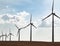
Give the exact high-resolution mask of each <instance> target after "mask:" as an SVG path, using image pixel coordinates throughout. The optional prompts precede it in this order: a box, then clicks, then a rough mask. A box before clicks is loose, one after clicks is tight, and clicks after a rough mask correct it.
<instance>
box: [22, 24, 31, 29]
mask: <svg viewBox="0 0 60 46" xmlns="http://www.w3.org/2000/svg"><path fill="white" fill-rule="evenodd" d="M29 25H30V24H28V25H27V26H25V27H23V28H26V27H28V26H29ZM23 28H22V29H23Z"/></svg>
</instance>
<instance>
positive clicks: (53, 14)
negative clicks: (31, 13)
mask: <svg viewBox="0 0 60 46" xmlns="http://www.w3.org/2000/svg"><path fill="white" fill-rule="evenodd" d="M51 15H52V42H54V16H56V17H57V18H59V19H60V17H59V16H57V15H56V13H54V0H53V3H52V12H51V14H49V15H48V16H47V17H45V18H44V19H43V20H45V19H47V18H48V17H50V16H51ZM43 20H42V21H43Z"/></svg>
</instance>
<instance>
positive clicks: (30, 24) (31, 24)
mask: <svg viewBox="0 0 60 46" xmlns="http://www.w3.org/2000/svg"><path fill="white" fill-rule="evenodd" d="M28 26H30V41H32V26H33V27H35V28H36V26H35V25H34V24H33V23H32V15H31V16H30V23H29V24H28V25H27V26H26V27H28Z"/></svg>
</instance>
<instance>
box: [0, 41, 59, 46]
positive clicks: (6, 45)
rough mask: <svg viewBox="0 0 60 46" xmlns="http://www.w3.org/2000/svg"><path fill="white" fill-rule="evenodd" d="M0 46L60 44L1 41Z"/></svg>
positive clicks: (47, 45) (48, 45) (55, 45)
mask: <svg viewBox="0 0 60 46" xmlns="http://www.w3.org/2000/svg"><path fill="white" fill-rule="evenodd" d="M0 46H60V42H55V43H52V42H35V41H33V42H29V41H0Z"/></svg>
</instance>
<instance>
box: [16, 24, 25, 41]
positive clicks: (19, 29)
mask: <svg viewBox="0 0 60 46" xmlns="http://www.w3.org/2000/svg"><path fill="white" fill-rule="evenodd" d="M15 26H16V28H17V29H18V32H17V34H18V41H20V31H21V29H24V28H25V27H22V28H19V27H18V26H17V25H16V24H15Z"/></svg>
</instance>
